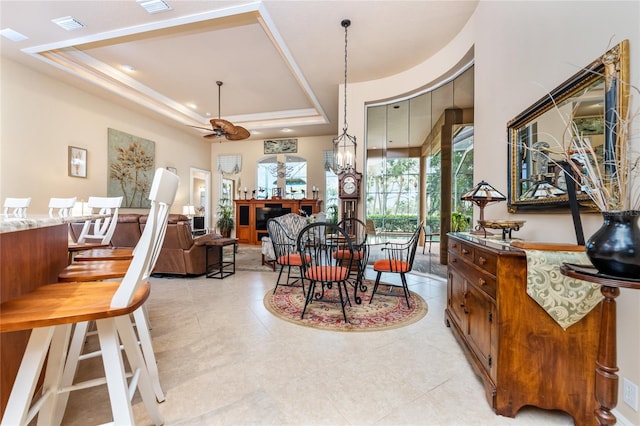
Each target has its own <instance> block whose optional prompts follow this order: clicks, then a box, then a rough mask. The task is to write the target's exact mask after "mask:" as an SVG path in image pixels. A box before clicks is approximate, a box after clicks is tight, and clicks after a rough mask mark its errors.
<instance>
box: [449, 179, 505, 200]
mask: <svg viewBox="0 0 640 426" xmlns="http://www.w3.org/2000/svg"><path fill="white" fill-rule="evenodd" d="M460 199H461V200H464V201H473V202H478V201H480V202H484V203H485V204H488V203H491V202H494V201H505V200H506V199H507V197H505V196H504V195H503V194H502V193H501V192H500V191H498V190H497V189H495V188H494V187H493V186H491V185H489V184H488V183H487V182H485V181H480V183H478V184H477V185H476V186H475V187H473V189H472V190H471V191H469V192H467V193H466V194H464V195H463V196H462V197H460Z"/></svg>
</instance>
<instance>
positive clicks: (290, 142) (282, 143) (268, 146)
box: [264, 139, 298, 154]
mask: <svg viewBox="0 0 640 426" xmlns="http://www.w3.org/2000/svg"><path fill="white" fill-rule="evenodd" d="M296 152H298V139H277V140H268V141H264V153H265V154H282V153H287V154H288V153H296Z"/></svg>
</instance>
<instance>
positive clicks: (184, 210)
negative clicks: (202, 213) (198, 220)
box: [182, 206, 196, 217]
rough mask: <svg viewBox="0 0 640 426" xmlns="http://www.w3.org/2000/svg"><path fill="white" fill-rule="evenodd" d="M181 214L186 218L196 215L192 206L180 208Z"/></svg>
mask: <svg viewBox="0 0 640 426" xmlns="http://www.w3.org/2000/svg"><path fill="white" fill-rule="evenodd" d="M182 214H183V215H185V216H188V217H193V216H195V215H196V208H195V207H194V206H182Z"/></svg>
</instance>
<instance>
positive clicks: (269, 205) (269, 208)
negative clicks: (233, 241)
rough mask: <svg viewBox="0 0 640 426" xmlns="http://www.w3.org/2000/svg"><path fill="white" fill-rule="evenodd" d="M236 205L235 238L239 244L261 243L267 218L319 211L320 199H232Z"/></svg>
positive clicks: (265, 230)
mask: <svg viewBox="0 0 640 426" xmlns="http://www.w3.org/2000/svg"><path fill="white" fill-rule="evenodd" d="M234 203H235V205H236V238H237V239H238V242H239V243H240V244H255V245H258V244H261V239H262V237H266V236H268V235H269V233H268V232H267V220H269V219H271V218H273V217H278V216H282V215H284V214H287V213H297V214H303V213H301V212H304V214H306V215H307V216H311V215H312V214H316V213H318V212H320V206H321V204H322V200H313V199H306V198H303V199H293V200H290V199H280V198H271V199H266V200H265V199H255V198H253V199H250V200H234Z"/></svg>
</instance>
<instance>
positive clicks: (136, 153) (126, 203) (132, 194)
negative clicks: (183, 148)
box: [107, 129, 156, 209]
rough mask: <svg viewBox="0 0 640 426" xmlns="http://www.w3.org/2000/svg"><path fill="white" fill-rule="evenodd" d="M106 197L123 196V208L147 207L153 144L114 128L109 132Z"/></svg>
mask: <svg viewBox="0 0 640 426" xmlns="http://www.w3.org/2000/svg"><path fill="white" fill-rule="evenodd" d="M108 143H109V147H108V173H109V179H108V180H107V196H109V197H119V196H122V197H123V199H122V207H124V208H143V209H145V208H147V209H148V208H149V207H150V206H151V203H150V202H149V191H150V190H151V182H152V180H153V174H154V172H155V170H154V169H155V166H154V164H155V155H156V144H155V142H153V141H150V140H148V139H143V138H140V137H138V136H133V135H130V134H128V133H125V132H121V131H119V130H115V129H109V131H108Z"/></svg>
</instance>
